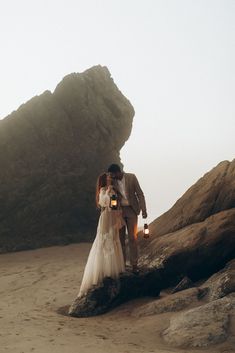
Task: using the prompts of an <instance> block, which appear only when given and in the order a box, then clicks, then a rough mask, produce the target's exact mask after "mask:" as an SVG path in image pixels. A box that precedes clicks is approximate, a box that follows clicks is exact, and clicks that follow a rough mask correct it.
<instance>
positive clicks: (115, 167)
mask: <svg viewBox="0 0 235 353" xmlns="http://www.w3.org/2000/svg"><path fill="white" fill-rule="evenodd" d="M108 172H109V173H120V172H121V168H120V167H119V165H118V164H111V165H110V166H109V167H108Z"/></svg>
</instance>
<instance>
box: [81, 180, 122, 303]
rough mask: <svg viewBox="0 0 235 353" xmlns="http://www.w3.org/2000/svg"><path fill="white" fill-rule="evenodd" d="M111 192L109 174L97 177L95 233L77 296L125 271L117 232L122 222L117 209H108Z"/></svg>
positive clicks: (112, 191)
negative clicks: (97, 215) (99, 211)
mask: <svg viewBox="0 0 235 353" xmlns="http://www.w3.org/2000/svg"><path fill="white" fill-rule="evenodd" d="M114 193H115V190H114V188H113V186H112V179H111V177H110V176H109V174H106V173H104V174H102V175H100V176H99V178H98V181H97V187H96V203H97V206H98V207H99V208H101V215H100V218H99V222H98V227H97V233H96V237H95V240H94V242H93V244H92V247H91V250H90V253H89V256H88V260H87V263H86V267H85V270H84V274H83V279H82V283H81V287H80V290H79V293H78V297H81V296H83V295H85V294H86V293H87V291H88V290H89V289H90V288H91V287H92V286H93V285H98V284H101V283H102V281H103V279H104V278H105V277H112V278H114V279H116V278H118V277H119V275H120V273H121V272H124V271H125V264H124V258H123V253H122V247H121V243H120V239H119V229H120V228H122V227H123V225H124V224H125V223H124V220H123V218H122V215H121V210H120V209H117V210H113V209H111V207H110V197H111V196H112V195H113V194H114Z"/></svg>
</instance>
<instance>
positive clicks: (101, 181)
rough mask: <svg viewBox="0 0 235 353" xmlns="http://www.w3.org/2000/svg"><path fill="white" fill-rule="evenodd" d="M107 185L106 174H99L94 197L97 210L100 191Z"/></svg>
mask: <svg viewBox="0 0 235 353" xmlns="http://www.w3.org/2000/svg"><path fill="white" fill-rule="evenodd" d="M106 185H107V174H106V173H103V174H101V175H100V176H99V177H98V179H97V183H96V197H95V200H96V206H97V207H98V208H100V205H99V194H100V189H101V188H102V187H104V186H106Z"/></svg>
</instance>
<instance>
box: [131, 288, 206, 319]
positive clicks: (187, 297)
mask: <svg viewBox="0 0 235 353" xmlns="http://www.w3.org/2000/svg"><path fill="white" fill-rule="evenodd" d="M200 293H201V291H200V289H199V288H189V289H186V290H184V291H182V292H179V293H174V294H171V295H167V296H166V297H163V298H159V299H156V300H153V301H151V302H150V303H148V304H144V305H142V306H140V307H138V308H136V309H134V310H133V312H132V316H134V317H142V316H149V315H157V314H162V313H167V312H175V311H180V310H183V309H185V308H187V307H188V306H191V305H192V304H193V303H196V304H197V303H198V300H199V298H200Z"/></svg>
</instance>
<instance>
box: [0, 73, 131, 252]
mask: <svg viewBox="0 0 235 353" xmlns="http://www.w3.org/2000/svg"><path fill="white" fill-rule="evenodd" d="M133 116H134V110H133V107H132V106H131V104H130V102H129V101H128V100H127V99H126V98H125V97H124V96H123V94H122V93H121V92H120V91H119V89H118V88H117V86H116V85H115V84H114V82H113V80H112V78H111V76H110V73H109V71H108V69H107V68H106V67H101V66H96V67H93V68H91V69H89V70H87V71H85V72H83V73H81V74H80V73H73V74H70V75H68V76H66V77H65V78H64V79H63V80H62V81H61V82H60V83H59V84H58V86H57V87H56V89H55V91H54V92H53V93H51V92H49V91H46V92H44V93H43V94H41V95H40V96H36V97H34V98H32V99H31V100H30V101H28V102H27V103H26V104H23V105H22V106H20V107H19V109H18V110H17V111H15V112H13V113H12V114H11V115H9V116H8V117H6V118H5V119H3V120H2V121H0V252H5V251H14V250H20V249H27V248H36V247H40V246H47V245H52V244H65V243H68V242H73V241H76V242H77V241H82V240H91V239H92V238H93V237H94V231H95V227H96V220H97V215H98V213H97V211H96V207H95V202H94V199H95V198H94V193H95V184H96V178H97V175H99V174H100V173H101V172H103V171H104V170H105V169H106V168H107V166H108V165H109V164H110V163H112V162H117V163H120V158H119V151H120V149H121V147H122V146H123V145H124V143H125V141H126V140H127V139H128V137H129V135H130V132H131V127H132V119H133Z"/></svg>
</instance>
